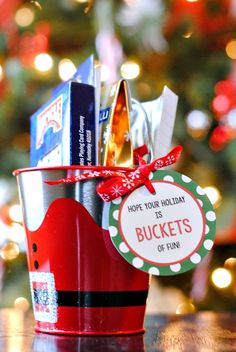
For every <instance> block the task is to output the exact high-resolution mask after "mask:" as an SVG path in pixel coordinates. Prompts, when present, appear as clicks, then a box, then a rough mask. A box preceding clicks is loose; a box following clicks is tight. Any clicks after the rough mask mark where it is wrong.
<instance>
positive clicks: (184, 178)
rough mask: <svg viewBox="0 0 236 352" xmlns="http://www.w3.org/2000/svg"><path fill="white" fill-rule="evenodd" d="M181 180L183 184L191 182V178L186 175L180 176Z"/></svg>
mask: <svg viewBox="0 0 236 352" xmlns="http://www.w3.org/2000/svg"><path fill="white" fill-rule="evenodd" d="M181 178H182V180H183V181H184V182H185V183H189V182H191V181H192V180H191V178H190V177H188V176H186V175H182V176H181Z"/></svg>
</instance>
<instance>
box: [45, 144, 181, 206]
mask: <svg viewBox="0 0 236 352" xmlns="http://www.w3.org/2000/svg"><path fill="white" fill-rule="evenodd" d="M182 149H183V148H182V147H181V146H177V147H175V148H174V149H172V150H171V151H170V152H169V153H168V154H167V155H165V156H163V157H161V158H158V159H156V160H154V161H153V162H151V163H150V164H147V163H146V162H145V160H144V159H143V158H141V157H140V156H139V155H138V154H136V158H137V159H138V162H139V166H138V167H137V168H136V169H134V171H113V170H111V169H110V170H109V169H108V168H107V169H105V170H100V169H99V168H98V169H97V170H95V171H93V170H92V171H90V172H86V173H83V174H81V175H77V176H71V177H67V178H62V179H60V180H57V181H45V183H47V184H49V185H56V184H61V183H74V182H78V181H84V180H88V179H93V178H97V177H104V178H105V179H104V180H102V181H101V182H100V183H99V184H98V185H97V187H96V190H97V193H98V195H99V196H100V197H101V198H102V199H103V200H104V201H105V202H110V201H112V200H114V199H116V198H118V197H121V196H123V195H125V194H126V193H128V192H131V191H133V190H134V189H135V188H137V187H139V186H140V185H145V186H146V187H147V189H148V190H149V191H150V192H151V193H155V189H154V187H153V185H152V183H151V181H150V180H149V175H150V173H151V172H153V171H155V170H158V169H160V168H162V167H165V166H168V165H171V164H174V163H175V162H176V161H177V160H178V159H179V156H180V154H181V152H182Z"/></svg>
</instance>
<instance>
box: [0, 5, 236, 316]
mask: <svg viewBox="0 0 236 352" xmlns="http://www.w3.org/2000/svg"><path fill="white" fill-rule="evenodd" d="M91 53H95V54H96V56H97V58H98V59H99V60H100V61H101V62H102V64H103V70H102V72H103V78H104V80H105V79H108V80H114V79H117V78H119V77H120V76H121V77H124V78H127V79H129V83H130V86H131V90H132V95H133V97H135V98H136V99H138V100H140V101H145V100H151V99H154V98H156V97H157V96H159V95H160V94H161V91H162V89H163V86H164V85H167V86H168V87H169V88H171V89H172V90H173V91H174V92H175V93H176V94H177V95H178V96H179V104H178V111H177V121H176V127H175V132H174V141H173V143H174V144H177V143H178V144H182V145H183V146H184V155H183V156H182V158H181V161H180V163H179V164H178V166H177V168H178V170H179V171H181V172H183V173H185V174H187V175H189V176H190V177H191V178H193V179H194V180H195V181H196V182H198V183H199V184H200V185H201V186H202V187H203V188H206V187H207V188H206V191H207V194H208V195H209V198H210V199H211V200H212V202H213V204H214V207H215V210H216V213H217V218H218V221H217V244H218V246H220V245H222V244H230V245H231V247H230V248H231V252H230V254H229V255H230V256H233V254H232V248H235V247H234V243H235V242H236V232H235V228H236V226H234V225H235V223H236V216H235V208H236V206H235V190H236V184H235V180H236V178H235V176H236V153H235V150H236V140H235V135H236V79H235V77H236V76H235V75H236V73H235V70H236V66H235V59H236V8H235V1H233V0H206V1H201V0H169V1H161V0H147V1H142V0H123V1H122V0H119V1H115V0H113V1H111V0H110V1H109V0H96V1H95V0H94V1H93V0H90V1H89V0H87V1H86V0H50V1H44V0H39V1H34V0H32V1H21V0H8V1H4V2H2V3H1V12H0V127H1V128H0V165H1V171H0V235H1V237H0V245H1V248H2V249H1V258H2V259H3V260H4V263H3V267H7V269H8V270H10V271H11V270H13V268H14V267H16V266H17V265H16V263H18V264H19V265H18V266H19V267H23V268H24V265H23V266H22V265H21V264H20V263H22V258H21V254H20V256H18V251H19V250H20V252H22V251H24V244H23V243H24V242H22V239H23V238H24V237H23V234H22V227H21V225H20V219H19V218H18V217H17V207H13V205H15V203H17V202H18V197H17V192H16V185H15V180H14V178H13V177H12V176H11V173H12V170H13V169H16V168H20V167H26V166H28V165H29V158H28V157H29V117H30V115H31V114H32V113H33V112H34V111H35V110H36V109H37V108H38V107H39V106H41V105H42V104H43V103H44V102H45V101H46V100H47V99H48V97H49V96H50V94H51V89H52V88H53V87H55V86H56V85H57V84H59V83H60V82H61V80H66V79H68V78H69V76H70V75H71V74H72V73H73V70H74V69H75V66H78V65H79V64H80V63H81V62H82V61H83V60H84V59H85V58H86V57H87V56H88V55H90V54H91ZM217 248H222V247H217ZM214 256H216V257H217V249H216V250H215V252H214V255H213V258H214ZM224 257H225V258H224V259H227V258H228V256H227V252H226V255H225V256H224ZM216 262H217V261H216ZM213 263H214V261H213ZM231 264H232V263H231ZM217 266H224V261H223V259H222V261H220V262H219V263H217ZM228 269H230V270H231V271H230V273H231V275H233V272H234V266H232V265H231V266H230V268H229V267H228ZM2 270H3V269H2ZM206 270H208V269H206ZM22 273H23V274H24V270H23V269H22ZM208 274H209V272H208ZM208 276H209V275H208ZM183 280H184V278H183ZM183 280H181V278H180V277H177V281H178V282H179V284H180V285H181V286H184V285H183ZM13 281H14V278H13V279H12V276H11V278H10V277H9V276H8V275H6V284H5V286H4V289H5V291H4V290H3V300H2V304H6V305H13V301H14V300H13V301H12V299H13V298H12V295H10V296H9V297H10V298H9V300H7V299H6V297H7V294H8V292H9V291H8V289H9V290H10V288H12V286H13V284H12V282H13ZM168 282H171V281H168ZM172 282H173V284H176V285H177V282H174V280H173V281H172ZM181 283H182V284H181ZM209 285H210V283H209ZM231 287H232V290H231V291H230V292H231V294H232V297H233V296H234V292H233V291H234V288H233V285H231ZM17 290H18V289H16V295H19V291H17ZM187 291H188V293H189V292H190V289H189V288H188V289H187ZM4 292H5V293H4ZM17 292H18V293H17ZM13 296H14V295H13ZM16 297H17V296H16ZM223 308H224V309H227V300H226V301H225V306H224V307H223ZM234 308H235V309H236V305H235V307H234ZM231 309H232V307H231Z"/></svg>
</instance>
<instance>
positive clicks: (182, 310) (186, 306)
mask: <svg viewBox="0 0 236 352" xmlns="http://www.w3.org/2000/svg"><path fill="white" fill-rule="evenodd" d="M195 311H196V308H195V306H194V304H192V303H191V302H183V303H180V304H178V306H177V308H176V312H175V313H176V314H191V313H194V312H195Z"/></svg>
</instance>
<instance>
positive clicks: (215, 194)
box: [204, 186, 222, 208]
mask: <svg viewBox="0 0 236 352" xmlns="http://www.w3.org/2000/svg"><path fill="white" fill-rule="evenodd" d="M204 191H205V193H206V195H207V196H208V198H209V199H210V202H211V203H212V205H213V206H214V208H217V207H218V206H219V205H220V203H221V199H222V198H221V194H220V192H219V190H218V189H217V188H216V187H213V186H208V187H205V188H204Z"/></svg>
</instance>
